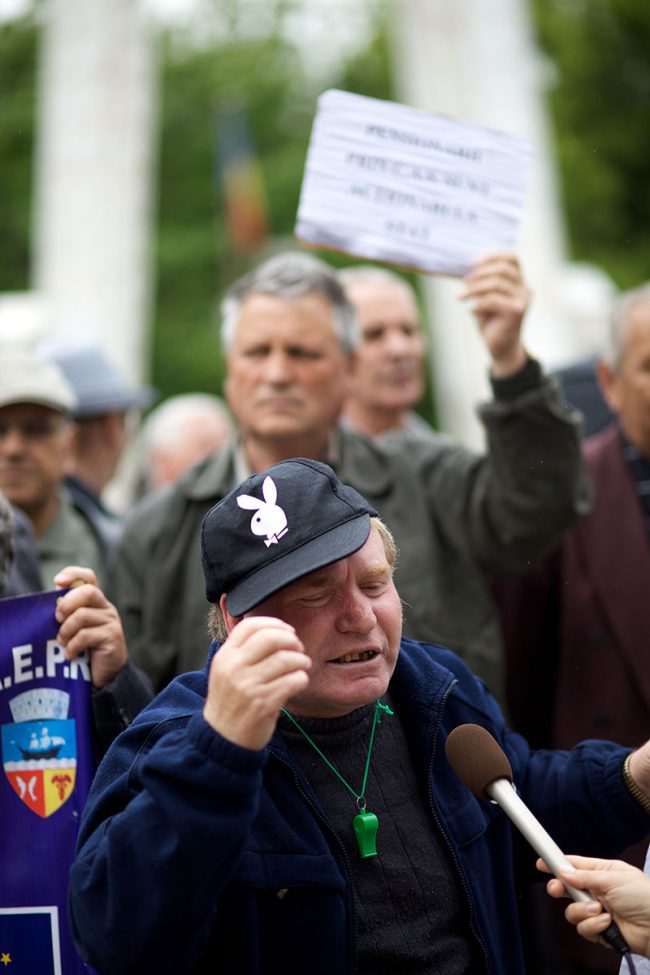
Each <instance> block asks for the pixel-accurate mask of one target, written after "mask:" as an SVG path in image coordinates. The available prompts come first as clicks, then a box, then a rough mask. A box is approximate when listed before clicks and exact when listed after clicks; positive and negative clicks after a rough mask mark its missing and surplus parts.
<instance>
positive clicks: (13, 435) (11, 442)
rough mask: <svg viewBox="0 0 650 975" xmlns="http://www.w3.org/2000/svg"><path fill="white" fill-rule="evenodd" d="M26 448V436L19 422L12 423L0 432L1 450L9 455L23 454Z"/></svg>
mask: <svg viewBox="0 0 650 975" xmlns="http://www.w3.org/2000/svg"><path fill="white" fill-rule="evenodd" d="M24 449H25V437H24V434H23V432H22V430H21V428H20V426H18V425H17V424H11V425H10V426H8V427H7V428H6V429H4V430H3V431H2V434H0V450H2V452H3V453H4V454H5V455H7V456H12V455H14V454H22V453H23V451H24Z"/></svg>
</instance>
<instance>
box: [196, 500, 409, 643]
mask: <svg viewBox="0 0 650 975" xmlns="http://www.w3.org/2000/svg"><path fill="white" fill-rule="evenodd" d="M370 525H371V527H374V528H376V529H377V531H378V532H379V536H380V538H381V540H382V542H383V543H384V552H385V553H386V559H387V560H388V564H389V566H390V567H391V569H394V568H395V566H396V565H397V559H398V555H399V553H398V550H397V544H396V542H395V539H394V538H393V534H392V532H391V530H390V528H389V527H388V525H386V524H385V522H383V521H382V520H381V518H378V517H377V516H376V515H374V516H373V517H371V519H370ZM208 629H209V630H210V636H211V638H212V639H213V640H218V641H219V643H223V641H224V640H225V639H226V638H227V636H228V628H227V626H226V621H225V619H224V615H223V612H222V610H221V606H220V605H219V603H213V604H212V605H211V606H210V610H209V612H208Z"/></svg>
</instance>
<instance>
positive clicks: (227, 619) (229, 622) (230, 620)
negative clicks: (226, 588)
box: [219, 593, 243, 634]
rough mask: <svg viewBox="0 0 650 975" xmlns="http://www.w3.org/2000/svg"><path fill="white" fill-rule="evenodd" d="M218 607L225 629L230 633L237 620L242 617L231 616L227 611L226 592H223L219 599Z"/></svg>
mask: <svg viewBox="0 0 650 975" xmlns="http://www.w3.org/2000/svg"><path fill="white" fill-rule="evenodd" d="M219 609H220V610H221V615H222V616H223V621H224V623H225V624H226V629H227V631H228V634H230V633H232V631H233V630H234V629H235V627H236V626H237V624H238V623H239V621H240V620H241V619H242V618H243V617H241V616H233V615H232V613H229V612H228V610H227V608H226V594H225V593H224V594H223V595H222V596H221V597H220V599H219Z"/></svg>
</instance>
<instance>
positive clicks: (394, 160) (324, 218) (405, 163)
mask: <svg viewBox="0 0 650 975" xmlns="http://www.w3.org/2000/svg"><path fill="white" fill-rule="evenodd" d="M530 158H531V149H530V145H529V143H528V142H526V140H524V139H520V138H517V137H514V136H510V135H506V134H505V133H503V132H497V131H495V130H493V129H487V128H482V127H481V126H477V125H469V124H465V123H461V122H456V121H454V120H452V119H449V118H444V117H441V116H436V115H431V114H430V113H428V112H423V111H420V110H419V109H414V108H410V107H409V106H406V105H398V104H396V103H394V102H386V101H380V100H378V99H375V98H366V97H364V96H361V95H354V94H350V93H349V92H344V91H336V90H334V89H332V90H330V91H326V92H325V93H324V94H323V95H322V96H321V97H320V99H319V102H318V113H317V115H316V119H315V121H314V126H313V130H312V136H311V142H310V146H309V153H308V156H307V164H306V167H305V175H304V179H303V185H302V192H301V197H300V206H299V209H298V218H297V223H296V235H297V236H298V237H299V238H300V239H302V240H304V241H305V242H306V243H310V244H314V245H317V246H323V247H332V248H335V249H336V250H341V251H344V252H345V253H348V254H354V255H356V256H358V257H366V258H371V259H373V260H378V261H384V262H386V263H390V264H399V265H404V266H408V267H414V268H418V269H419V270H422V271H428V272H438V273H443V274H453V275H462V274H465V273H466V272H467V271H469V269H470V268H471V267H472V265H473V264H474V263H475V261H476V260H477V259H478V258H479V257H482V256H483V255H484V254H486V253H488V252H489V251H494V250H502V249H505V250H509V249H512V247H513V246H514V245H515V242H516V239H517V234H518V230H519V224H520V221H521V214H522V208H523V201H524V191H525V183H526V177H527V172H528V167H529V163H530Z"/></svg>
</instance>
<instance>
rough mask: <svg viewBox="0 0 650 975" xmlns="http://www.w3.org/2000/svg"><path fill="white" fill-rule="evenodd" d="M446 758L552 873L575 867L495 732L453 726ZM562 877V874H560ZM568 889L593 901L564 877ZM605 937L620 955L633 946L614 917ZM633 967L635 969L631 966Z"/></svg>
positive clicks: (572, 894)
mask: <svg viewBox="0 0 650 975" xmlns="http://www.w3.org/2000/svg"><path fill="white" fill-rule="evenodd" d="M445 752H446V755H447V761H448V762H449V764H450V765H451V767H452V768H453V770H454V772H455V773H456V775H457V776H458V778H459V779H460V780H461V782H463V784H464V785H466V786H467V788H468V789H469V790H470V791H471V792H473V793H474V795H475V796H476V797H477V798H478V799H482V800H484V801H489V800H493V801H494V802H497V803H498V804H499V805H500V806H501V808H502V809H503V811H504V812H505V814H506V815H507V816H508V817H509V819H510V820H511V821H512V822H513V823H514V825H515V826H516V827H517V829H518V830H519V832H520V833H521V834H522V835H523V836H524V837H525V838H526V839H527V840H528V842H529V843H530V845H531V846H532V847H533V849H534V850H535V852H536V853H537V854H538V855H539V856H540V857H541V858H542V859H543V860H544V862H545V863H546V865H547V866H548V868H549V869H550V871H551V873H553V874H555V876H556V877H558V878H560V874H561V873H563V874H564V875H565V876H566V874H567V872H571V871H572V870H573V869H574V868H573V866H572V864H571V863H570V861H569V860H568V859H567V857H566V856H565V855H564V853H563V852H562V850H561V849H560V848H559V846H558V845H557V843H556V842H555V841H554V840H553V839H552V838H551V837H550V836H549V834H548V833H547V832H546V830H545V829H544V827H543V826H542V824H541V823H540V822H539V820H537V819H536V817H535V816H534V815H533V814H532V812H531V811H530V809H529V808H528V807H527V806H526V804H525V803H524V802H523V801H522V800H521V799H520V798H519V796H518V795H517V793H516V792H515V788H514V785H513V782H512V768H511V766H510V762H509V761H508V758H507V756H506V754H505V752H504V751H503V749H502V748H501V747H500V745H499V744H498V742H497V741H496V740H495V738H493V736H492V735H491V734H490V733H489V731H486V729H485V728H482V727H481V726H480V725H476V724H464V725H459V726H458V727H457V728H454V729H453V730H452V731H451V732H450V734H449V737H448V738H447V742H446V745H445ZM560 879H562V878H560ZM564 886H565V887H566V891H567V893H568V894H569V896H570V897H571V898H573V900H574V901H594V900H596V899H597V898H595V897H594V896H593V895H592V894H591V893H590V892H589V891H586V890H578V889H577V888H575V887H571V886H570V885H569V884H567V883H566V881H564ZM602 937H603V938H604V939H605V940H606V941H607V942H608V943H609V944H610V945H611V946H612V947H613V948H614V949H615V950H616V951H618V952H619V954H621V955H627V956H628V962H629V952H630V948H629V946H628V945H627V943H626V941H625V939H624V938H623V936H622V935H621V932H620V931H619V929H618V927H617V926H616V924H615V923H614V921H612V923H611V924H610V925H609V927H608V928H607V929H606V930H605V931H604V932H603V933H602ZM632 971H633V969H632Z"/></svg>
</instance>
